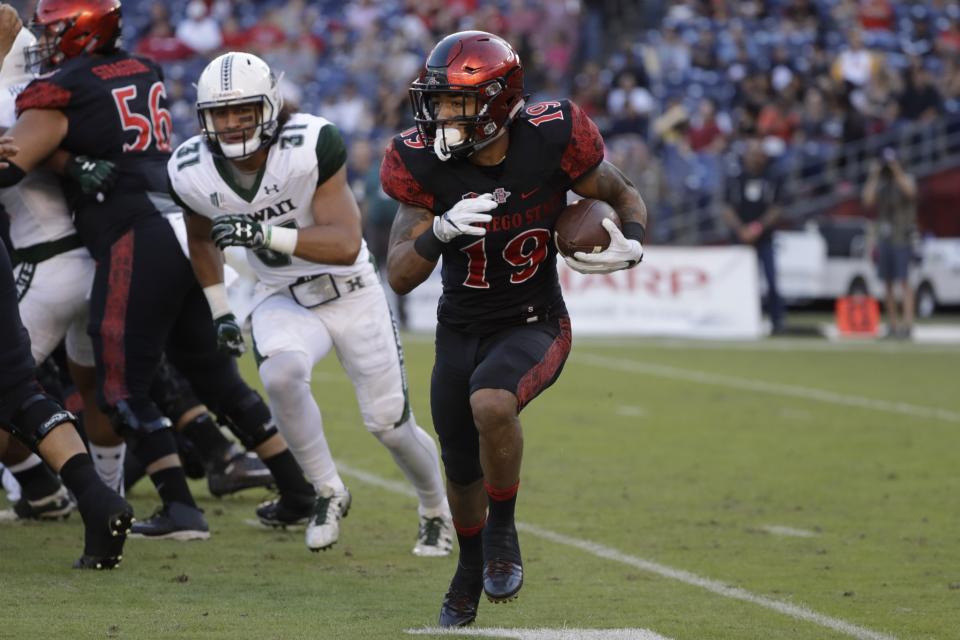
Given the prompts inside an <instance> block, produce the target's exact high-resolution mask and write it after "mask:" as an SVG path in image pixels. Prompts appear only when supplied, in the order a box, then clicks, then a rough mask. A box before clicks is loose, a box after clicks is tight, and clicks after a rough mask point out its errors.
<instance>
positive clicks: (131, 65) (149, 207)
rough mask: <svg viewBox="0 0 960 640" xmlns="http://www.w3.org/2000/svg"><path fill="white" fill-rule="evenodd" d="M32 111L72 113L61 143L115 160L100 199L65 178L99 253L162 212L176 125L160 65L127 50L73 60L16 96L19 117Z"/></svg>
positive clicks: (87, 238)
mask: <svg viewBox="0 0 960 640" xmlns="http://www.w3.org/2000/svg"><path fill="white" fill-rule="evenodd" d="M31 109H50V110H56V111H60V112H61V113H62V114H63V115H64V116H65V117H66V118H67V123H68V124H67V133H66V136H65V137H64V139H63V141H62V143H61V145H60V146H61V148H63V149H65V150H66V151H69V152H70V153H71V154H73V155H75V156H79V155H85V156H90V157H92V158H100V159H105V160H110V161H112V162H114V163H115V164H116V172H117V181H116V184H115V185H114V187H113V189H112V190H111V191H110V193H109V194H107V196H106V198H105V199H102V200H101V201H97V200H94V199H91V198H82V197H81V194H80V193H79V190H78V189H76V187H75V185H74V184H73V183H72V182H70V181H66V182H64V190H65V193H66V195H67V199H68V200H69V201H70V205H71V208H72V209H74V212H75V214H76V224H77V228H78V230H79V231H80V236H81V238H82V239H83V241H84V244H86V245H87V248H88V249H89V250H90V252H91V254H93V256H94V258H101V257H102V256H103V252H104V251H107V250H109V247H110V245H111V244H112V243H113V241H114V240H116V239H117V238H119V237H120V236H121V235H123V234H124V233H125V232H126V231H127V229H129V228H130V227H131V226H132V225H133V224H134V223H135V222H136V221H137V220H140V219H142V218H145V217H149V216H153V215H157V212H158V207H160V206H162V205H158V204H157V201H156V198H155V197H153V196H151V194H164V193H165V192H166V186H167V180H166V175H165V171H164V168H165V166H166V163H167V158H168V157H169V155H170V135H171V133H172V131H173V125H172V119H171V117H170V111H169V110H168V109H167V94H166V89H165V87H164V84H163V72H162V71H161V69H160V67H159V66H157V64H156V63H154V62H153V61H151V60H149V59H147V58H140V57H138V56H134V55H131V54H129V53H127V52H126V51H124V50H122V49H118V50H117V51H115V52H112V53H109V54H103V55H100V54H97V55H81V56H77V57H75V58H71V59H69V60H66V61H65V62H63V64H61V65H59V66H58V67H57V68H56V69H55V70H54V71H51V72H50V73H45V74H42V75H40V76H37V77H36V78H35V79H34V80H33V81H32V82H31V83H30V84H29V85H27V87H26V89H24V90H23V92H21V93H20V95H19V96H17V101H16V111H17V116H18V117H19V116H20V114H22V113H23V112H25V111H28V110H31Z"/></svg>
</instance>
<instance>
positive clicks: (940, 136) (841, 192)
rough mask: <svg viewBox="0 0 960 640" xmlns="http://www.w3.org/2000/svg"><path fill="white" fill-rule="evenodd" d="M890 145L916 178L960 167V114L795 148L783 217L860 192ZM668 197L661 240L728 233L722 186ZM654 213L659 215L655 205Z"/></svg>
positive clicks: (823, 208)
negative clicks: (823, 149) (821, 149)
mask: <svg viewBox="0 0 960 640" xmlns="http://www.w3.org/2000/svg"><path fill="white" fill-rule="evenodd" d="M887 147H891V148H893V149H895V150H896V152H897V156H898V158H899V159H900V162H901V164H903V166H904V168H906V169H907V171H909V172H910V173H911V174H912V175H914V176H916V177H917V178H924V177H926V176H929V175H932V174H935V173H938V172H941V171H944V170H947V169H953V168H958V167H960V115H952V116H950V117H946V118H939V119H937V120H935V121H934V122H931V123H925V124H917V123H904V124H901V125H899V126H897V127H895V128H892V129H890V130H888V131H884V132H882V133H877V134H874V135H870V136H867V137H866V138H863V139H862V140H858V141H856V142H852V143H847V144H842V145H839V144H838V145H835V146H833V147H832V148H831V149H830V150H829V151H828V152H827V153H826V154H822V155H812V154H805V153H803V150H802V148H797V149H794V150H792V151H791V154H790V157H789V159H788V160H787V161H786V166H785V167H784V171H783V178H784V183H783V200H782V204H783V209H784V213H783V216H784V219H785V220H786V221H787V222H788V223H790V224H801V223H803V222H804V221H806V220H807V219H809V218H811V217H815V216H818V215H821V214H823V213H825V212H827V211H829V210H831V209H832V208H833V207H835V206H837V205H838V204H840V203H842V202H845V201H847V200H851V199H856V198H859V197H860V192H861V189H862V186H863V184H864V182H865V181H866V177H867V174H868V172H869V167H870V163H871V162H872V161H873V160H876V159H879V158H880V157H881V154H882V151H883V149H885V148H887ZM721 182H722V181H721ZM958 195H960V185H958ZM665 200H666V202H667V203H668V205H669V208H670V209H672V210H673V211H674V212H677V213H675V214H673V215H671V216H670V217H669V218H667V219H665V220H656V219H655V220H654V224H656V225H659V227H660V228H659V229H658V230H657V235H656V238H657V239H658V240H659V241H660V242H668V243H670V244H712V243H717V242H723V241H725V240H727V239H729V237H730V233H729V230H728V229H727V228H726V226H725V224H724V222H723V219H722V212H723V207H724V192H723V188H722V187H720V188H718V189H717V190H716V191H714V192H712V193H709V194H703V193H699V194H693V195H691V194H687V193H683V194H668V195H667V196H666V197H665ZM651 213H652V214H653V215H656V213H657V211H656V209H655V210H654V211H652V212H651Z"/></svg>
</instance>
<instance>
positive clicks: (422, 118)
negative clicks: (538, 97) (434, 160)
mask: <svg viewBox="0 0 960 640" xmlns="http://www.w3.org/2000/svg"><path fill="white" fill-rule="evenodd" d="M449 93H457V94H461V93H462V94H464V96H465V97H466V98H473V100H474V102H473V106H474V107H475V110H474V112H473V113H472V114H469V115H468V108H467V106H468V105H469V104H470V100H469V99H465V100H464V108H463V114H462V115H460V116H459V117H454V118H447V119H440V118H439V117H438V116H439V114H438V109H437V101H436V98H437V96H438V95H440V94H449ZM410 101H411V103H412V105H413V117H414V119H415V120H416V122H417V128H418V129H419V130H420V136H421V137H422V138H423V142H424V143H425V144H426V145H427V147H428V148H430V147H432V146H433V144H434V139H435V137H436V134H437V127H438V125H440V127H441V128H443V125H454V126H455V125H457V124H461V125H462V124H464V123H466V124H467V125H468V126H467V127H466V129H467V135H466V137H465V139H464V140H463V142H461V143H458V144H456V145H454V146H453V147H452V148H451V151H452V155H453V157H457V158H464V157H466V156H469V155H470V154H471V153H473V152H474V151H475V150H476V149H481V148H483V147H484V146H486V145H487V144H489V143H490V142H491V141H492V140H493V139H494V138H495V137H497V136H498V135H499V134H500V132H501V131H502V130H503V129H504V128H505V127H506V126H507V125H509V124H510V122H511V121H512V120H513V118H514V116H516V115H517V113H519V111H520V109H522V108H523V103H524V96H523V67H522V66H521V65H520V56H518V55H517V52H516V51H514V50H513V47H511V46H510V44H509V43H507V41H506V40H504V39H503V38H499V37H497V36H495V35H493V34H491V33H486V32H485V31H461V32H459V33H454V34H452V35H449V36H447V37H446V38H444V39H443V40H441V41H440V42H439V43H438V44H437V46H435V47H434V48H433V51H431V52H430V55H429V56H427V64H426V66H425V67H424V69H423V71H421V72H420V75H419V77H418V78H417V79H416V80H415V81H414V83H413V85H412V86H411V87H410Z"/></svg>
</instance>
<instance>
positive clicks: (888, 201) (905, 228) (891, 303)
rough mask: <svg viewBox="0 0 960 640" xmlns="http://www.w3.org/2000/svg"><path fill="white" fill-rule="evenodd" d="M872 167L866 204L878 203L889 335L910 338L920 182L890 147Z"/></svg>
mask: <svg viewBox="0 0 960 640" xmlns="http://www.w3.org/2000/svg"><path fill="white" fill-rule="evenodd" d="M869 171H870V172H869V174H868V176H867V183H866V184H865V185H864V187H863V204H864V206H866V207H873V206H874V205H876V207H877V219H876V237H877V249H878V253H877V275H878V276H879V277H880V279H881V280H882V281H883V285H884V304H885V306H886V309H887V324H888V327H889V328H888V333H887V335H889V336H891V337H894V338H909V337H910V333H911V330H912V329H913V290H912V289H911V288H910V283H909V279H910V278H909V271H910V258H911V256H912V254H913V244H912V236H913V232H914V228H915V227H916V222H917V183H916V180H915V179H914V177H913V176H912V175H910V174H909V173H907V172H906V170H905V169H904V168H903V166H902V165H901V164H900V161H899V160H898V159H897V153H896V151H894V150H893V149H892V148H890V147H887V148H886V149H884V150H883V154H882V160H881V161H877V160H874V161H873V162H871V163H870V170H869ZM897 289H899V290H900V291H899V292H898V291H897ZM898 293H899V295H900V297H901V300H902V301H903V312H902V314H900V313H898V309H897V297H898Z"/></svg>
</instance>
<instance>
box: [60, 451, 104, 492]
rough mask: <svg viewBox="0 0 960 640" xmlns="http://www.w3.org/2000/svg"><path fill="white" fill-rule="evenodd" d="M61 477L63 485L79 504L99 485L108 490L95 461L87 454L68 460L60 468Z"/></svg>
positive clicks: (79, 454)
mask: <svg viewBox="0 0 960 640" xmlns="http://www.w3.org/2000/svg"><path fill="white" fill-rule="evenodd" d="M60 477H61V478H63V484H64V485H66V487H67V489H69V490H70V491H71V492H72V493H73V495H74V496H75V497H76V498H77V501H78V502H79V501H80V500H82V499H83V495H84V494H85V493H86V492H87V491H89V490H90V489H91V488H94V487H96V486H98V485H99V486H102V487H103V488H105V489H106V488H107V486H106V485H105V484H103V480H101V479H100V476H98V475H97V470H96V468H95V467H94V466H93V460H91V459H90V455H89V454H87V453H78V454H77V455H75V456H73V457H72V458H70V459H69V460H67V461H66V463H64V465H63V466H62V467H61V468H60Z"/></svg>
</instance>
